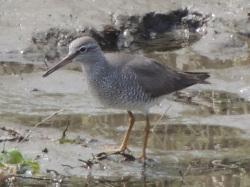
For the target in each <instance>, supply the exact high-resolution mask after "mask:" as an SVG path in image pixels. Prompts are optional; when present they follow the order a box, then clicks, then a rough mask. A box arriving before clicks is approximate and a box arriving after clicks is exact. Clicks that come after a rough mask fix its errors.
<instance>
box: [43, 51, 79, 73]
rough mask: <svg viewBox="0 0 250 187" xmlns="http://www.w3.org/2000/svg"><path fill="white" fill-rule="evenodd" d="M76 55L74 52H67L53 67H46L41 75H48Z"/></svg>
mask: <svg viewBox="0 0 250 187" xmlns="http://www.w3.org/2000/svg"><path fill="white" fill-rule="evenodd" d="M75 56H76V54H69V55H67V56H66V57H65V58H64V59H62V60H61V61H60V62H59V63H57V64H56V65H54V66H53V67H51V68H50V69H48V70H47V71H46V72H45V73H44V74H43V77H47V76H48V75H50V74H51V73H53V72H55V71H56V70H58V69H59V68H61V67H63V66H65V65H66V64H69V63H70V62H72V59H73V58H74V57H75Z"/></svg>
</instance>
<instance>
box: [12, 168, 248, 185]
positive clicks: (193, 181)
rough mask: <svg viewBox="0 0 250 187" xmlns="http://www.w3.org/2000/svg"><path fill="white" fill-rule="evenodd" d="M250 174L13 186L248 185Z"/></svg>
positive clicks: (72, 180)
mask: <svg viewBox="0 0 250 187" xmlns="http://www.w3.org/2000/svg"><path fill="white" fill-rule="evenodd" d="M249 182H250V176H249V175H241V174H236V173H226V172H224V173H217V174H216V173H215V174H213V175H199V176H187V177H184V178H183V179H181V178H167V177H166V178H159V179H148V178H147V177H146V176H144V177H143V176H142V178H141V179H135V178H133V177H126V178H113V177H105V178H98V179H97V178H94V177H93V176H91V175H90V176H88V177H87V178H78V177H69V178H68V177H65V178H64V179H63V180H62V181H61V182H58V181H57V182H53V181H52V180H51V181H49V180H40V181H38V180H35V179H33V180H32V179H29V180H28V179H19V178H17V180H14V181H13V182H12V183H11V185H12V186H40V187H42V186H44V187H45V186H46V187H47V186H61V187H80V186H81V187H82V186H85V187H93V186H95V187H183V186H185V187H200V186H203V187H239V186H240V187H247V186H249Z"/></svg>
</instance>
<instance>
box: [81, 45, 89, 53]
mask: <svg viewBox="0 0 250 187" xmlns="http://www.w3.org/2000/svg"><path fill="white" fill-rule="evenodd" d="M79 51H80V52H81V53H84V52H86V51H87V47H85V46H82V47H80V49H79Z"/></svg>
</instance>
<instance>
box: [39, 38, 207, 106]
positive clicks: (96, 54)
mask: <svg viewBox="0 0 250 187" xmlns="http://www.w3.org/2000/svg"><path fill="white" fill-rule="evenodd" d="M68 56H72V58H70V60H72V59H73V58H74V59H75V60H76V61H78V62H80V63H81V64H82V65H83V69H84V70H85V72H86V74H87V79H88V82H89V85H90V87H91V90H92V93H93V94H94V95H95V96H96V97H97V98H98V99H99V100H100V101H101V103H102V104H103V105H104V106H107V107H112V108H121V109H127V110H131V109H139V110H143V111H145V110H146V109H147V108H148V107H150V106H151V105H152V103H153V101H155V100H156V99H157V98H159V97H161V96H163V95H166V94H170V93H172V92H174V91H177V90H181V89H183V88H186V87H188V86H191V85H194V84H197V83H207V82H206V81H205V79H207V78H208V77H209V75H208V74H207V73H189V72H179V71H176V70H173V69H171V68H169V67H165V66H163V65H161V64H159V63H157V62H156V61H155V60H154V59H151V58H147V57H144V56H140V55H129V54H123V53H113V54H104V53H103V52H102V50H101V48H100V47H99V45H98V44H97V42H96V41H95V40H94V39H93V38H91V37H82V38H78V39H76V40H74V41H73V42H71V44H70V46H69V55H68ZM66 58H67V57H66ZM59 64H60V63H59ZM56 66H57V65H56ZM51 69H52V72H53V71H54V70H53V68H51ZM54 69H57V68H54ZM49 71H50V70H49ZM49 71H48V72H47V73H46V74H45V75H44V76H47V75H48V74H50V73H51V72H49Z"/></svg>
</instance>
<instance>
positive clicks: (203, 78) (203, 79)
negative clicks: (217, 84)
mask: <svg viewBox="0 0 250 187" xmlns="http://www.w3.org/2000/svg"><path fill="white" fill-rule="evenodd" d="M185 73H187V74H189V75H192V76H194V77H195V78H196V79H197V81H198V82H197V83H200V84H210V82H208V81H206V79H207V78H209V77H210V75H209V74H208V73H207V72H185Z"/></svg>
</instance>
